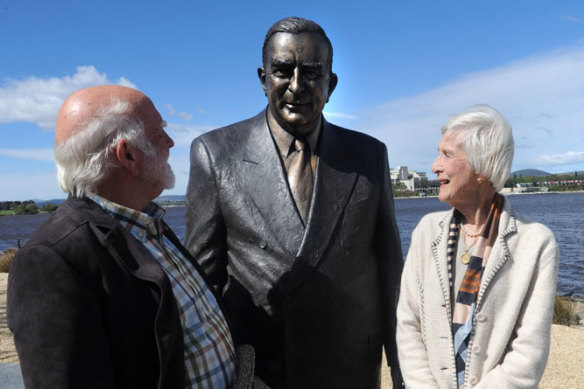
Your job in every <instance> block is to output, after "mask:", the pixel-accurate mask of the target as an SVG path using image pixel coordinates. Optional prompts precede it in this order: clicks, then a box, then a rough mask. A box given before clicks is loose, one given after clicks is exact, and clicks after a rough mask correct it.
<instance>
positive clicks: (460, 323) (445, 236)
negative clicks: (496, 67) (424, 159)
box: [397, 106, 558, 388]
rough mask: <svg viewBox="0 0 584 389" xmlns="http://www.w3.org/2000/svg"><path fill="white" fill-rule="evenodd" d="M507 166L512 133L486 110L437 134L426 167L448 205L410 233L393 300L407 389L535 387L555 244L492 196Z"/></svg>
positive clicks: (546, 330) (545, 345)
mask: <svg viewBox="0 0 584 389" xmlns="http://www.w3.org/2000/svg"><path fill="white" fill-rule="evenodd" d="M512 160H513V135H512V133H511V127H510V126H509V124H508V123H507V121H506V120H505V119H504V118H503V117H502V116H501V114H500V113H499V112H497V111H496V110H495V109H493V108H491V107H489V106H476V107H472V108H471V109H470V110H469V111H467V112H464V113H462V114H460V115H458V116H455V117H453V118H452V119H450V121H449V122H448V123H447V124H446V125H445V126H444V127H443V128H442V139H441V141H440V145H439V146H438V157H437V158H436V160H435V161H434V165H433V166H432V171H433V172H434V173H436V174H437V175H438V181H439V182H440V195H439V198H440V200H441V201H443V202H446V203H448V204H449V205H451V206H452V207H453V209H452V210H450V211H445V212H437V213H432V214H429V215H426V216H425V217H424V218H423V219H422V220H421V221H420V223H419V224H418V226H417V227H416V229H415V230H414V232H413V235H412V243H411V246H410V250H409V253H408V256H407V260H406V263H405V268H404V272H403V276H402V282H401V294H400V300H399V304H398V312H397V319H398V329H397V344H398V348H399V362H400V366H401V370H402V374H403V377H404V381H405V384H406V386H407V387H409V388H471V387H474V388H534V387H537V385H538V383H539V381H540V379H541V376H542V375H543V372H544V369H545V365H546V361H547V357H548V353H549V340H550V327H551V321H552V313H553V304H554V295H555V291H556V278H557V269H558V247H557V244H556V241H555V239H554V236H553V234H552V233H551V232H550V230H548V229H547V228H546V227H545V226H543V225H541V224H538V223H533V222H530V221H528V220H526V219H525V218H522V217H521V216H518V215H516V214H515V213H514V212H513V211H512V210H511V207H510V204H509V201H508V200H507V199H506V198H504V197H503V196H502V195H500V194H498V193H497V192H498V191H499V190H501V189H502V188H503V185H504V183H505V180H506V178H507V176H508V175H509V171H510V168H511V162H512Z"/></svg>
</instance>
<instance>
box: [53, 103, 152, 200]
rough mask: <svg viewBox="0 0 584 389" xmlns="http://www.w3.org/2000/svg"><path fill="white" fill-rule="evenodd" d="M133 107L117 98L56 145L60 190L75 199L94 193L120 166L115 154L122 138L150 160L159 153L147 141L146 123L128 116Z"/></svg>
mask: <svg viewBox="0 0 584 389" xmlns="http://www.w3.org/2000/svg"><path fill="white" fill-rule="evenodd" d="M130 108H131V104H130V103H129V102H127V101H123V100H120V99H118V98H114V99H112V102H111V104H109V105H107V106H103V107H101V108H99V109H98V110H97V113H96V115H95V116H94V117H93V118H91V120H89V121H88V122H87V123H85V125H83V126H82V127H81V128H79V129H77V130H76V131H75V133H74V134H73V135H72V136H71V137H69V138H68V139H66V140H65V141H64V142H61V143H57V144H55V151H54V153H55V161H56V163H57V181H58V182H59V186H60V187H61V190H63V191H64V192H67V193H69V194H71V195H73V196H75V197H83V196H85V195H87V194H88V193H95V191H96V187H97V185H99V183H100V182H101V181H102V180H103V179H104V178H105V177H107V174H108V172H109V171H110V169H111V168H113V167H117V166H119V164H118V162H117V161H116V160H115V159H114V158H112V154H113V152H114V150H115V146H116V145H117V144H118V142H119V141H120V140H121V139H126V140H127V141H128V143H130V144H131V145H133V146H134V147H137V148H138V149H140V150H141V151H142V152H143V153H144V154H145V155H146V156H148V157H153V156H154V155H155V154H156V150H155V149H154V146H153V145H152V144H151V143H150V142H149V141H148V139H147V138H146V134H145V131H144V124H143V123H142V122H141V121H140V120H138V119H136V118H134V117H132V116H130V115H128V114H127V113H128V112H129V111H130Z"/></svg>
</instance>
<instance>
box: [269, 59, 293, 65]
mask: <svg viewBox="0 0 584 389" xmlns="http://www.w3.org/2000/svg"><path fill="white" fill-rule="evenodd" d="M290 65H292V61H290V60H288V59H281V58H273V59H272V66H290Z"/></svg>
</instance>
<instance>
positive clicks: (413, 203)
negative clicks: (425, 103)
mask: <svg viewBox="0 0 584 389" xmlns="http://www.w3.org/2000/svg"><path fill="white" fill-rule="evenodd" d="M507 199H508V200H509V201H510V202H511V206H512V207H513V209H514V210H515V212H517V213H518V214H521V215H523V216H525V217H527V218H529V219H531V220H533V221H537V222H540V223H543V224H545V225H546V226H548V227H549V228H550V229H551V230H552V231H553V232H554V234H555V235H556V239H557V240H558V244H559V246H560V258H561V260H560V276H559V280H558V291H559V292H560V293H561V294H569V293H573V294H574V295H578V296H583V297H584V244H583V243H584V233H583V232H582V231H584V206H583V205H584V193H569V194H553V193H552V194H533V195H513V196H508V197H507ZM395 209H396V217H397V223H398V226H399V229H400V235H401V238H402V248H403V251H404V256H405V255H406V253H407V250H408V247H409V244H410V236H411V233H412V230H413V229H414V227H415V226H416V225H417V224H418V222H419V221H420V219H421V218H422V216H424V215H425V214H426V213H429V212H436V211H441V210H446V209H449V207H448V206H447V205H446V204H443V203H441V202H440V201H439V200H438V199H437V198H435V197H433V198H415V199H398V200H396V201H395ZM46 218H47V215H44V214H42V215H26V216H2V217H0V251H3V250H6V249H8V248H10V247H16V245H17V242H18V240H19V239H20V240H21V241H22V243H24V242H25V241H26V239H27V238H28V237H29V236H30V235H31V234H32V232H33V231H34V230H35V229H36V228H37V227H38V226H39V225H40V224H41V223H42V222H43V221H44V220H45V219H46ZM165 220H166V222H167V223H168V224H169V225H170V226H171V228H172V229H173V230H174V231H175V233H176V235H177V236H178V237H179V238H180V239H181V240H182V239H184V236H185V208H184V207H170V208H167V212H166V217H165Z"/></svg>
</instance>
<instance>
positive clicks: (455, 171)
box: [432, 132, 479, 210]
mask: <svg viewBox="0 0 584 389" xmlns="http://www.w3.org/2000/svg"><path fill="white" fill-rule="evenodd" d="M432 172H433V173H436V174H437V175H438V181H439V182H440V193H439V195H438V198H439V199H440V201H442V202H445V203H448V204H449V205H451V206H453V207H455V208H457V209H459V210H460V208H463V207H464V206H465V205H466V204H469V203H471V204H472V203H473V202H475V201H476V200H477V197H476V195H477V189H478V187H479V185H478V183H477V180H476V177H477V175H476V173H475V172H474V171H473V169H472V168H471V167H470V165H469V163H468V158H467V156H466V152H465V151H464V149H463V148H462V144H461V143H460V141H459V140H458V139H457V136H456V135H455V134H453V133H452V132H447V133H446V134H444V135H443V136H442V139H441V140H440V144H439V145H438V157H436V160H435V161H434V164H433V165H432Z"/></svg>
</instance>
